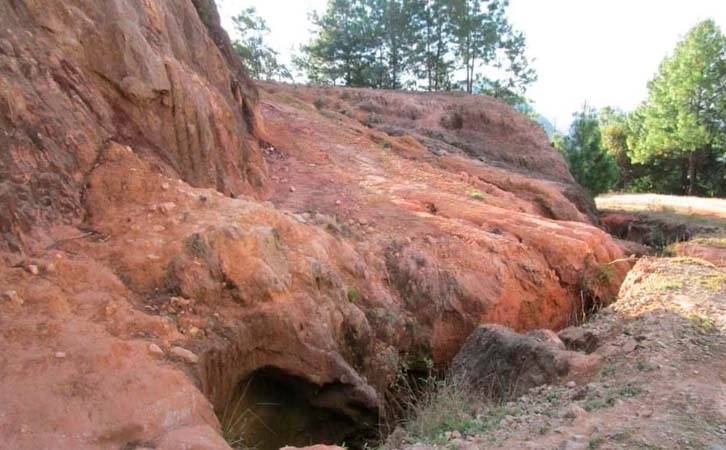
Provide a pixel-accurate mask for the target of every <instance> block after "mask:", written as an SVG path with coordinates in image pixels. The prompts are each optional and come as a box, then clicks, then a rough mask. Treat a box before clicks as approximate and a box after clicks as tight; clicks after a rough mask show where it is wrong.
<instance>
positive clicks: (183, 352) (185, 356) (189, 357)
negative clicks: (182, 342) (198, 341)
mask: <svg viewBox="0 0 726 450" xmlns="http://www.w3.org/2000/svg"><path fill="white" fill-rule="evenodd" d="M169 353H171V354H172V355H174V356H176V357H178V358H181V359H182V360H184V361H185V362H187V363H189V364H196V363H198V362H199V356H197V355H196V354H194V352H192V351H190V350H187V349H185V348H183V347H172V348H171V350H169Z"/></svg>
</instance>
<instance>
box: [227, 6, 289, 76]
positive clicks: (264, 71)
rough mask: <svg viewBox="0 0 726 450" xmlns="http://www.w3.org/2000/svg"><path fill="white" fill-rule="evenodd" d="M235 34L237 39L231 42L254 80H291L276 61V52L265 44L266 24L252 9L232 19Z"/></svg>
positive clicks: (284, 69)
mask: <svg viewBox="0 0 726 450" xmlns="http://www.w3.org/2000/svg"><path fill="white" fill-rule="evenodd" d="M232 21H233V22H234V29H235V32H236V33H237V34H238V35H239V39H237V40H235V41H234V42H232V45H233V46H234V48H235V50H236V51H237V53H238V54H239V55H240V57H242V59H243V60H244V62H245V65H246V66H247V69H248V70H249V71H250V75H251V76H252V78H255V79H258V80H260V79H267V80H271V79H291V78H292V77H291V75H290V72H289V71H288V69H287V68H286V67H285V66H284V65H282V64H280V63H279V62H278V60H277V52H276V51H275V50H273V49H271V48H270V47H269V46H268V45H267V44H266V43H265V36H266V35H267V34H268V33H269V32H270V29H269V28H268V27H267V22H265V20H264V19H263V18H261V17H260V16H258V15H257V10H256V9H255V8H254V7H249V8H247V9H245V10H243V11H242V12H241V13H240V14H239V15H238V16H236V17H233V18H232Z"/></svg>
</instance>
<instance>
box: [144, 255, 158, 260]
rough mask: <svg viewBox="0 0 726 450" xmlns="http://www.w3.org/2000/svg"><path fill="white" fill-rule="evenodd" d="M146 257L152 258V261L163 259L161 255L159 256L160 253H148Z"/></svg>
mask: <svg viewBox="0 0 726 450" xmlns="http://www.w3.org/2000/svg"><path fill="white" fill-rule="evenodd" d="M146 258H147V259H150V260H152V261H158V260H160V259H161V256H159V255H154V254H149V255H146Z"/></svg>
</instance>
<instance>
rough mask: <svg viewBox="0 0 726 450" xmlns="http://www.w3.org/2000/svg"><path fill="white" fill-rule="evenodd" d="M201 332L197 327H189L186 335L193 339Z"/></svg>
mask: <svg viewBox="0 0 726 450" xmlns="http://www.w3.org/2000/svg"><path fill="white" fill-rule="evenodd" d="M201 332H202V330H200V329H199V328H197V327H191V328H190V329H189V331H188V334H189V336H192V337H194V336H197V335H198V334H199V333H201Z"/></svg>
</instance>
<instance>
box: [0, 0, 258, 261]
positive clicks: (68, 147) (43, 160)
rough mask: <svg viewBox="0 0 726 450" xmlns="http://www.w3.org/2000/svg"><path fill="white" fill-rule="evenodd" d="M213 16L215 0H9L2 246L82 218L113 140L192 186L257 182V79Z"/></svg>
mask: <svg viewBox="0 0 726 450" xmlns="http://www.w3.org/2000/svg"><path fill="white" fill-rule="evenodd" d="M195 6H196V8H195ZM198 11H201V12H202V14H200V13H199V12H198ZM200 16H201V17H202V18H205V19H206V20H205V21H206V22H207V25H208V27H207V26H205V23H203V21H202V20H200ZM215 19H218V18H216V10H215V8H214V5H213V2H212V1H211V0H204V1H202V0H199V1H195V2H194V3H193V2H192V1H191V0H184V1H174V2H168V1H158V0H152V1H142V0H134V1H122V0H113V1H103V2H99V1H95V0H71V1H63V2H43V3H42V4H40V3H37V2H28V1H24V0H20V1H10V0H3V1H0V128H2V130H3V132H2V133H0V148H2V150H3V151H2V156H0V158H1V159H0V203H2V205H3V208H2V211H0V233H2V235H3V238H2V239H0V243H1V244H2V246H3V247H4V248H6V249H8V248H9V249H11V250H16V251H17V250H20V249H27V248H28V247H30V246H34V245H37V244H38V242H36V241H35V240H37V239H38V238H41V243H45V244H47V241H45V240H42V238H43V236H44V234H46V233H45V231H44V230H47V229H48V228H49V227H51V226H53V225H55V226H57V225H59V224H63V223H70V224H76V223H78V221H79V219H82V218H83V214H84V211H83V208H82V205H81V196H82V190H83V185H84V182H85V178H86V176H87V175H88V173H89V172H90V170H91V169H92V168H93V166H94V165H95V164H96V162H97V158H98V155H99V153H100V151H101V150H102V149H103V148H104V147H105V146H106V145H107V142H108V141H109V140H111V139H113V140H115V141H117V142H124V143H129V144H133V148H134V150H135V151H136V152H138V153H139V154H143V155H145V156H146V157H147V158H148V159H149V160H150V161H153V162H154V164H155V165H156V166H157V168H158V170H160V171H163V172H165V173H169V174H173V175H175V176H179V177H180V178H182V179H183V180H185V181H187V182H188V183H190V184H192V185H195V186H208V187H214V188H216V189H218V190H219V191H221V192H225V193H235V194H239V193H252V192H255V191H259V188H260V186H261V184H262V182H263V180H264V163H263V162H262V161H261V160H260V158H259V153H258V151H257V148H256V144H257V140H256V138H255V132H256V130H255V129H254V127H255V124H256V121H257V119H256V114H257V113H256V100H257V97H256V95H257V93H256V89H255V87H254V86H253V85H252V83H251V81H250V80H249V78H248V77H247V75H246V74H245V73H244V70H243V69H242V67H241V64H240V63H239V62H238V61H237V62H236V64H230V61H235V60H234V58H231V53H230V52H231V50H230V45H229V42H228V40H226V37H225V36H224V35H221V34H220V31H221V30H220V29H219V25H218V23H217V24H216V29H215V28H213V27H214V26H215ZM213 38H214V41H213ZM34 232H37V233H34ZM31 235H32V236H33V237H32V238H30V237H29V236H31Z"/></svg>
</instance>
